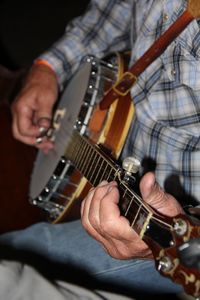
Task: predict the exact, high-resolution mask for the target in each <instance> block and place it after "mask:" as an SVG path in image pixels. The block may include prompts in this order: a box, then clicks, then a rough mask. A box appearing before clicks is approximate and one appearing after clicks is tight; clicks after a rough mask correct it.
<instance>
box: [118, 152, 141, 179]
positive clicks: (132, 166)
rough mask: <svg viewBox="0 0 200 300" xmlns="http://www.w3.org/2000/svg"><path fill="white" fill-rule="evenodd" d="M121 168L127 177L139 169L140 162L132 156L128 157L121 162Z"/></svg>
mask: <svg viewBox="0 0 200 300" xmlns="http://www.w3.org/2000/svg"><path fill="white" fill-rule="evenodd" d="M122 167H123V169H124V170H125V171H126V173H127V174H128V175H131V174H135V173H137V172H138V170H139V168H140V161H139V160H138V159H137V158H135V157H133V156H128V157H126V158H125V159H124V160H123V163H122Z"/></svg>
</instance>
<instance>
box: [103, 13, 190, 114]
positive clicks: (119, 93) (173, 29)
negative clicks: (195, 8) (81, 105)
mask: <svg viewBox="0 0 200 300" xmlns="http://www.w3.org/2000/svg"><path fill="white" fill-rule="evenodd" d="M193 20H194V16H193V15H192V14H191V13H190V12H189V11H188V10H186V11H184V12H183V14H182V15H181V16H180V17H179V18H178V19H177V20H176V21H175V22H174V23H173V24H172V25H171V26H170V27H169V28H168V29H167V30H166V31H165V33H163V34H162V35H161V36H160V37H159V38H158V39H157V40H156V41H155V42H154V44H153V45H152V46H151V47H150V48H149V49H148V50H147V51H146V52H145V53H144V54H143V56H142V57H140V58H139V59H138V60H137V61H136V62H135V63H134V64H133V65H132V66H131V68H130V69H129V70H128V71H127V72H125V73H123V74H122V77H121V78H119V80H118V81H117V82H116V83H115V84H114V85H113V86H112V87H111V89H110V90H109V91H108V93H107V94H106V95H105V96H104V98H103V100H102V101H101V102H100V109H102V110H103V109H106V108H108V107H109V106H110V105H111V104H112V103H113V102H114V101H115V100H118V99H119V98H121V97H123V96H125V95H127V94H128V93H129V91H130V89H131V87H132V86H133V85H134V83H136V81H137V78H138V76H139V75H140V74H141V73H142V72H143V71H144V70H145V69H146V68H147V67H148V66H149V65H150V64H151V63H152V62H153V61H154V60H155V59H156V58H157V57H159V56H160V55H161V54H162V53H163V52H164V50H165V49H166V48H167V47H168V46H169V44H170V43H171V42H172V41H173V40H174V39H175V38H176V37H177V36H178V35H179V34H180V33H181V32H182V31H183V30H184V29H185V28H186V26H187V25H188V24H189V23H190V22H191V21H193Z"/></svg>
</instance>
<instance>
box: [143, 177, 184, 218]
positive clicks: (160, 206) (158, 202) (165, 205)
mask: <svg viewBox="0 0 200 300" xmlns="http://www.w3.org/2000/svg"><path fill="white" fill-rule="evenodd" d="M140 191H141V195H142V198H143V200H144V201H145V202H147V203H148V204H149V205H150V206H152V207H153V208H154V209H155V210H157V211H159V212H161V213H163V214H165V215H168V216H174V215H177V214H179V213H182V212H183V210H182V208H181V206H180V205H179V203H178V201H177V200H176V199H175V198H174V197H173V196H171V195H169V194H167V193H165V192H164V190H163V189H162V188H161V187H160V186H159V184H158V183H157V182H156V179H155V175H154V174H153V173H150V172H149V173H147V174H145V175H144V176H143V178H142V179H141V182H140Z"/></svg>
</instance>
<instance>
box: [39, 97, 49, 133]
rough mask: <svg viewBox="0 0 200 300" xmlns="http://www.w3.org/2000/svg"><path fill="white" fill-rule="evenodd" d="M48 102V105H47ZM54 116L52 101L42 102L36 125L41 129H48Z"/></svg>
mask: <svg viewBox="0 0 200 300" xmlns="http://www.w3.org/2000/svg"><path fill="white" fill-rule="evenodd" d="M45 102H46V103H45ZM52 115H53V104H51V102H50V101H43V102H40V107H39V109H38V112H37V116H36V124H37V125H38V126H39V127H40V128H44V129H47V128H49V127H50V126H51V123H52Z"/></svg>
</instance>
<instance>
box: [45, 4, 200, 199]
mask: <svg viewBox="0 0 200 300" xmlns="http://www.w3.org/2000/svg"><path fill="white" fill-rule="evenodd" d="M186 5H187V1H185V0H162V1H158V0H135V1H131V0H121V1H120V0H100V1H99V0H93V1H91V3H90V5H89V6H88V9H87V11H86V12H85V14H84V15H83V16H81V17H78V18H77V19H75V20H74V21H73V22H72V23H71V24H70V25H69V26H67V28H66V32H65V35H64V36H63V37H62V39H61V40H59V41H58V42H57V43H56V44H55V45H53V47H52V48H51V49H50V50H49V51H48V52H46V53H44V55H42V56H41V57H42V58H43V59H46V60H48V62H49V63H50V64H51V65H52V66H53V68H54V70H55V71H56V73H57V75H58V79H59V83H60V85H62V84H63V82H65V81H66V80H67V79H68V78H70V76H71V75H72V74H73V73H74V71H75V70H76V69H77V68H78V65H79V63H80V60H81V59H82V57H83V56H85V55H87V54H93V55H95V56H97V57H100V58H102V57H103V56H105V54H108V53H111V52H113V51H123V50H125V49H131V53H132V54H131V64H132V63H133V62H134V61H136V60H137V59H138V58H139V57H140V56H141V55H142V54H143V53H144V52H145V51H146V50H147V49H148V48H149V47H150V46H151V45H152V43H153V42H154V41H155V39H157V38H158V37H159V36H160V35H161V34H162V33H163V32H164V31H165V30H166V29H167V28H168V27H169V25H170V24H171V23H173V22H174V21H175V20H176V19H177V17H178V16H179V15H180V14H181V13H182V12H183V10H184V9H185V7H186ZM131 95H132V98H133V101H134V104H135V107H136V114H135V117H134V120H133V122H132V126H131V129H130V132H129V138H128V139H127V142H126V144H125V147H124V150H123V156H127V155H134V156H136V157H137V158H138V159H140V160H141V161H142V166H143V168H144V170H146V169H147V168H146V166H148V168H149V166H150V168H153V169H155V172H156V178H157V180H158V182H159V183H160V184H161V185H162V186H164V187H165V189H166V190H167V191H169V192H170V193H172V194H174V195H175V196H176V197H177V198H182V197H183V198H184V199H185V200H186V199H188V198H187V195H189V196H190V199H191V197H193V198H194V199H196V200H197V201H200V134H199V133H200V30H199V24H198V21H197V20H194V21H193V22H191V23H190V24H189V25H188V27H187V28H186V29H185V30H184V31H183V32H182V33H181V34H180V35H179V37H178V38H177V39H176V40H175V41H173V42H172V44H171V45H170V46H169V47H168V48H167V49H166V51H165V52H164V53H163V54H162V55H161V56H160V57H159V58H158V59H156V61H155V62H153V63H152V64H151V65H150V66H149V67H148V68H147V69H146V70H145V71H144V72H143V73H142V74H141V76H140V77H139V79H138V82H137V83H136V85H134V87H133V88H132V90H131Z"/></svg>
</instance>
